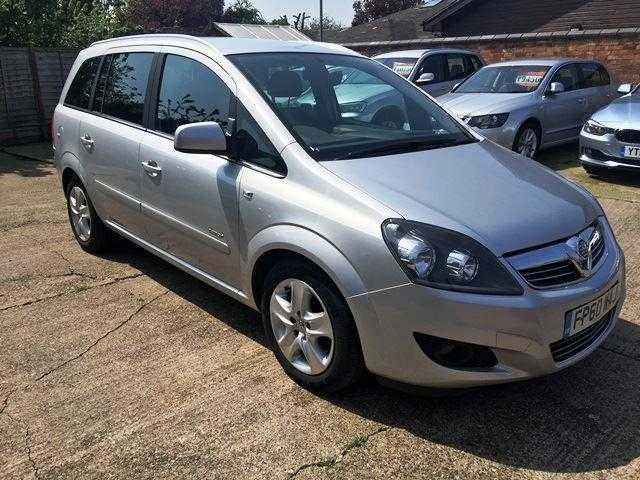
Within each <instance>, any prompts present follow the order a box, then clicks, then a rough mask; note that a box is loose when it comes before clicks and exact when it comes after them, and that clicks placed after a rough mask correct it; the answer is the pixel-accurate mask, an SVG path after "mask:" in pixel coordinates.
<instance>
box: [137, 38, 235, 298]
mask: <svg viewBox="0 0 640 480" xmlns="http://www.w3.org/2000/svg"><path fill="white" fill-rule="evenodd" d="M163 56H164V58H163V60H162V62H161V63H162V65H163V67H162V76H161V78H160V79H159V81H158V82H157V85H156V88H155V92H154V94H153V95H152V98H153V100H152V101H153V105H152V108H151V125H150V126H151V127H152V128H151V129H150V130H149V132H147V133H145V134H144V135H145V138H144V140H143V141H142V142H141V144H142V146H141V149H140V162H141V168H142V173H141V176H142V180H141V194H142V210H143V213H144V218H145V226H146V230H147V237H148V239H149V241H150V242H151V243H152V244H153V245H154V246H156V247H158V248H160V249H162V250H164V251H165V252H167V253H170V254H171V255H173V256H175V257H177V258H179V259H180V260H182V261H184V262H186V263H188V264H190V265H191V266H194V267H196V268H198V269H200V270H202V271H204V272H206V273H208V274H209V275H211V276H213V277H215V278H217V279H218V280H220V281H222V282H224V283H226V284H228V285H230V286H237V285H238V284H239V274H238V270H239V269H238V265H239V256H238V249H237V244H236V239H237V228H238V189H239V184H240V173H241V171H242V167H241V166H240V165H238V164H236V163H232V162H230V161H228V159H227V158H225V157H223V156H217V155H211V154H195V153H181V152H177V151H176V150H175V149H174V146H173V135H174V133H175V130H176V128H177V127H179V126H181V125H185V124H189V123H196V122H203V121H216V122H218V123H220V124H221V126H223V128H225V127H227V125H228V120H229V108H230V103H231V99H232V97H233V91H234V90H235V86H234V84H233V82H232V80H231V79H230V78H229V77H228V76H227V75H226V74H225V73H224V71H222V70H221V69H220V68H219V67H218V66H217V65H216V64H215V63H214V62H212V61H211V60H209V59H208V58H206V57H204V56H200V55H199V54H196V53H194V52H183V51H181V50H180V49H174V48H171V49H166V50H165V52H164V53H163Z"/></svg>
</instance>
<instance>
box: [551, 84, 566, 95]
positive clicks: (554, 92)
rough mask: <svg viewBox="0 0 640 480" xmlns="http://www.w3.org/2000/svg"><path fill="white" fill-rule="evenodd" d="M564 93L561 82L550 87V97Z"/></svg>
mask: <svg viewBox="0 0 640 480" xmlns="http://www.w3.org/2000/svg"><path fill="white" fill-rule="evenodd" d="M562 92H564V85H563V84H561V83H560V82H553V83H552V84H551V86H550V87H549V95H551V96H553V95H557V94H559V93H562Z"/></svg>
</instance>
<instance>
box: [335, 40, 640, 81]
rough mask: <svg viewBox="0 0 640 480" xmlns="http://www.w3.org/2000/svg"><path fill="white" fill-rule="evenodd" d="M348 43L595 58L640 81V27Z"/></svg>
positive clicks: (382, 48)
mask: <svg viewBox="0 0 640 480" xmlns="http://www.w3.org/2000/svg"><path fill="white" fill-rule="evenodd" d="M345 46H347V47H350V48H352V49H354V50H357V51H359V52H361V53H363V54H365V55H368V56H373V55H377V54H379V53H383V52H389V51H393V50H403V49H407V48H437V47H458V48H466V49H469V50H474V51H477V52H479V53H480V54H482V56H483V57H484V59H485V61H486V62H488V63H495V62H500V61H506V60H513V59H519V58H544V57H577V58H584V59H595V60H599V61H601V62H602V63H604V64H605V65H606V66H607V67H608V68H609V70H610V72H611V73H612V74H613V75H614V77H615V81H617V82H619V83H622V82H631V83H640V29H630V31H629V32H624V33H618V32H617V31H616V33H613V32H610V33H607V32H601V31H598V32H593V33H589V32H584V33H583V34H571V33H569V32H554V33H548V34H538V36H536V35H535V34H528V35H527V34H525V35H522V34H519V35H489V36H485V37H460V38H441V39H425V40H412V41H410V42H387V43H386V44H384V43H382V42H379V43H376V44H369V45H367V44H351V45H345Z"/></svg>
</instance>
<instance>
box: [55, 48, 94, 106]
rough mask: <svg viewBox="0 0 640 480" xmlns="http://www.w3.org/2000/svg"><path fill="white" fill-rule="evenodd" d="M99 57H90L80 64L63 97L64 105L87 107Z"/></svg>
mask: <svg viewBox="0 0 640 480" xmlns="http://www.w3.org/2000/svg"><path fill="white" fill-rule="evenodd" d="M100 58H101V57H94V58H90V59H88V60H85V61H84V63H83V64H82V65H81V66H80V68H79V69H78V73H76V76H75V77H74V79H73V82H71V86H70V87H69V91H68V92H67V96H66V98H65V99H64V103H65V105H69V106H72V107H78V108H84V109H88V108H89V103H90V102H91V91H92V89H93V82H94V81H95V79H96V75H97V74H98V68H100Z"/></svg>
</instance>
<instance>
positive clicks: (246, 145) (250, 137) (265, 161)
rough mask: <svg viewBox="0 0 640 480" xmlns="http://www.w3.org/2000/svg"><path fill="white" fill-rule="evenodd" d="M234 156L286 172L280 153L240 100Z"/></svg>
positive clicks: (233, 142)
mask: <svg viewBox="0 0 640 480" xmlns="http://www.w3.org/2000/svg"><path fill="white" fill-rule="evenodd" d="M231 151H232V157H233V158H235V159H237V160H242V161H245V162H248V163H252V164H254V165H257V166H259V167H262V168H265V169H267V170H272V171H274V172H277V173H280V174H283V175H284V174H286V173H287V168H286V166H285V164H284V162H283V160H282V158H281V157H280V154H279V153H278V151H277V150H276V149H275V147H274V146H273V145H272V144H271V142H270V141H269V138H268V137H267V135H266V134H265V133H264V132H263V131H262V129H261V128H260V126H259V125H258V122H256V121H255V120H254V118H253V117H252V116H251V114H250V113H249V112H248V111H247V109H246V108H245V107H244V105H242V104H241V103H240V102H238V118H237V119H236V129H235V134H234V135H233V141H232V146H231Z"/></svg>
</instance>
